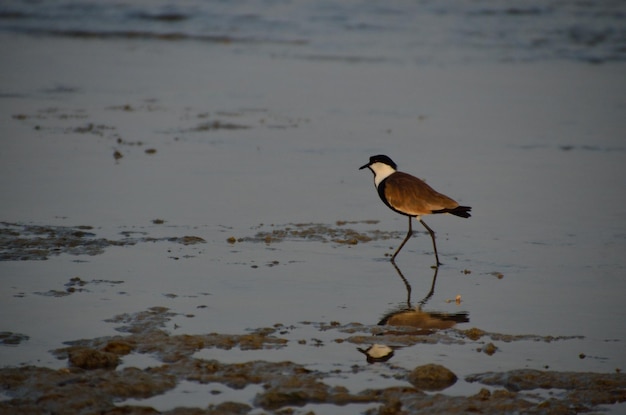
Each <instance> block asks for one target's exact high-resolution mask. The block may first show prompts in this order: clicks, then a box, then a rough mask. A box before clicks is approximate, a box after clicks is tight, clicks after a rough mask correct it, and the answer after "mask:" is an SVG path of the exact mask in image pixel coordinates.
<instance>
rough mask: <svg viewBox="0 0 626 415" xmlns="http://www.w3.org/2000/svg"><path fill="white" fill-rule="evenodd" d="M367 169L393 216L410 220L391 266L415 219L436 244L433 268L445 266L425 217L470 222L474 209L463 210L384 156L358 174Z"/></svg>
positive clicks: (375, 159)
mask: <svg viewBox="0 0 626 415" xmlns="http://www.w3.org/2000/svg"><path fill="white" fill-rule="evenodd" d="M365 168H368V169H370V171H371V172H372V173H374V186H376V190H377V191H378V196H380V198H381V200H382V201H383V203H384V204H385V205H387V206H388V207H389V208H390V209H391V210H393V211H394V212H397V213H400V214H401V215H405V216H408V217H409V231H408V233H407V234H406V237H405V238H404V240H403V241H402V243H401V244H400V246H399V247H398V249H396V251H395V252H394V254H393V256H392V257H391V262H392V263H394V264H395V259H396V256H397V255H398V253H399V252H400V250H401V249H402V247H404V244H406V242H407V241H408V240H409V238H410V237H411V236H412V235H413V225H412V219H413V218H415V219H417V220H418V221H419V222H420V223H421V224H422V225H423V226H424V228H426V230H427V231H428V233H429V234H430V237H431V239H432V240H433V248H434V250H435V260H436V265H435V267H434V268H438V267H439V265H442V264H441V262H439V254H438V253H437V243H436V242H435V232H434V231H433V230H432V229H431V228H430V227H429V226H428V225H427V224H426V222H424V221H423V220H422V216H423V215H431V214H442V213H450V214H452V215H455V216H459V217H461V218H469V217H470V216H471V213H470V212H471V210H472V208H471V207H470V206H461V205H459V203H457V202H456V201H455V200H454V199H452V198H450V197H448V196H446V195H443V194H441V193H439V192H437V191H436V190H435V189H433V188H432V187H430V186H429V185H428V184H426V182H424V181H423V180H421V179H418V178H417V177H415V176H411V175H410V174H408V173H404V172H401V171H398V165H397V164H396V163H394V161H393V160H391V159H390V158H389V157H388V156H385V155H383V154H379V155H376V156H372V157H370V161H369V162H368V163H366V164H364V165H363V166H361V167H360V168H359V170H363V169H365Z"/></svg>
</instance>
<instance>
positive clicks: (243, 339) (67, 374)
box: [0, 307, 626, 414]
mask: <svg viewBox="0 0 626 415" xmlns="http://www.w3.org/2000/svg"><path fill="white" fill-rule="evenodd" d="M175 315H176V313H173V312H172V311H171V310H168V309H167V308H164V307H153V308H151V309H148V310H146V311H142V312H138V313H135V314H121V315H117V316H114V317H113V318H111V319H110V322H111V323H114V324H119V326H118V327H117V330H118V331H119V332H120V333H121V334H120V335H118V336H108V337H102V338H94V339H81V340H75V341H69V342H67V347H64V348H60V349H56V350H52V351H51V353H53V354H54V355H55V356H56V357H57V358H58V359H60V360H64V361H67V367H65V368H61V369H58V370H54V369H49V368H46V367H37V366H32V365H28V366H18V367H4V368H2V369H0V384H1V385H2V393H3V396H4V399H3V400H2V401H0V411H1V413H7V414H8V413H15V412H19V413H25V414H26V413H28V414H39V413H58V414H78V413H85V414H86V413H103V414H153V413H154V414H156V413H164V414H192V413H193V414H233V413H236V414H247V413H249V412H251V411H255V412H254V413H276V414H278V413H280V414H283V413H292V412H290V411H293V410H294V409H295V408H299V407H302V406H304V405H309V404H330V405H338V406H341V407H343V406H345V405H354V404H373V405H375V406H374V407H372V408H370V409H369V410H367V411H366V412H365V413H366V414H404V413H407V414H408V413H451V414H454V413H467V412H477V413H484V414H501V413H513V412H523V413H529V414H574V413H585V412H593V411H597V410H598V406H599V405H608V404H614V403H618V402H625V401H626V374H623V373H612V374H610V373H579V372H558V371H550V370H544V371H541V370H530V369H519V370H511V371H507V372H499V373H498V372H486V373H476V374H472V375H469V376H466V377H465V381H467V382H477V383H479V384H481V385H484V387H482V388H481V389H480V392H479V393H477V394H475V395H472V396H467V397H461V396H447V395H446V394H445V389H446V388H447V387H448V386H450V385H452V384H454V383H455V382H456V375H454V374H453V373H452V372H450V371H449V370H448V369H447V368H445V367H444V366H441V365H422V366H419V367H416V368H415V369H413V370H412V371H409V370H406V369H403V368H400V367H397V366H395V367H394V366H393V364H392V363H374V364H390V365H392V366H391V367H392V370H393V373H394V375H393V376H394V378H395V379H396V380H398V381H400V382H401V383H403V384H405V385H404V386H394V387H386V388H378V389H376V388H372V389H366V390H362V391H358V392H351V391H349V390H348V389H346V388H345V387H342V386H331V384H328V383H326V382H327V380H328V379H330V378H332V377H334V376H336V373H333V372H332V371H321V370H312V369H309V368H307V367H306V365H302V364H298V363H297V362H292V361H281V362H269V361H263V360H253V361H242V362H239V363H222V362H220V361H219V360H208V359H202V358H197V357H194V354H195V353H197V352H198V351H200V350H203V349H204V350H206V349H209V350H210V349H223V350H230V349H233V348H238V349H240V350H261V349H281V348H285V347H290V345H289V343H290V342H289V340H288V339H286V338H283V337H281V334H280V332H281V329H282V327H281V325H280V324H277V325H275V326H274V327H269V328H259V329H257V330H254V331H251V332H250V333H246V334H241V335H233V334H221V333H210V334H206V335H185V334H177V335H173V334H170V333H168V332H167V331H166V330H164V325H165V323H167V322H168V321H169V320H170V319H171V318H172V317H173V316H175ZM317 327H318V330H320V331H322V330H323V331H328V330H333V331H334V332H335V335H336V339H335V341H336V342H347V343H351V344H354V345H355V346H357V345H367V344H369V343H372V342H373V341H375V342H377V343H386V344H389V345H392V346H394V347H402V346H403V345H404V346H406V345H410V344H416V343H420V342H429V343H433V342H434V343H440V344H446V343H447V342H460V343H471V344H477V341H480V339H481V338H487V339H502V338H505V339H506V341H517V340H521V339H527V338H528V337H527V336H506V335H503V334H497V333H486V332H483V331H481V330H479V329H471V330H458V329H450V330H446V331H441V332H437V333H436V334H434V335H431V334H428V335H419V334H414V330H413V329H412V328H407V327H396V328H394V331H393V334H387V333H388V332H389V331H390V330H389V328H388V327H381V326H366V325H359V324H355V323H352V324H349V325H341V324H339V323H333V324H318V325H317ZM402 331H404V334H402ZM477 333H478V334H477ZM536 341H557V340H555V339H554V338H546V337H543V338H542V337H541V336H536ZM483 343H484V342H483ZM138 354H141V355H143V354H146V355H150V356H151V357H152V358H153V359H156V361H158V362H159V363H158V364H155V365H154V366H150V367H146V368H143V369H140V368H136V367H128V366H127V367H124V368H123V369H121V370H116V367H117V366H119V365H120V364H121V363H122V362H123V361H124V359H125V358H127V357H129V356H132V355H138ZM364 365H365V366H353V367H352V371H353V372H358V371H361V370H366V368H367V366H368V364H367V363H365V362H364ZM183 381H187V382H197V383H199V384H223V385H225V386H227V387H229V388H231V389H234V390H242V389H244V388H246V387H247V386H249V385H260V386H261V387H262V388H263V390H262V392H260V393H257V394H255V396H254V397H253V398H252V399H250V400H243V401H237V402H235V401H232V402H231V401H229V402H223V403H221V404H219V405H209V406H208V407H204V408H190V407H177V408H174V409H171V410H167V411H162V412H160V411H157V410H156V409H154V408H152V407H150V406H141V405H128V404H124V401H125V400H128V399H133V398H134V399H146V398H150V397H153V396H156V395H160V394H164V393H167V392H168V391H170V390H172V389H174V388H175V387H176V385H177V384H179V383H180V382H183ZM539 390H544V391H545V393H547V394H548V397H546V396H545V393H544V394H539V393H537V392H538V391H539ZM552 390H554V391H555V392H554V393H552V392H551V391H552ZM259 411H262V412H259Z"/></svg>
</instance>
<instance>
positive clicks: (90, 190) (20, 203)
mask: <svg viewBox="0 0 626 415" xmlns="http://www.w3.org/2000/svg"><path fill="white" fill-rule="evenodd" d="M0 17H1V19H0V29H1V31H2V33H1V34H0V56H2V57H3V58H2V63H0V119H2V122H0V140H2V149H1V151H0V194H2V202H0V221H1V222H2V224H1V227H0V229H1V230H2V233H1V234H0V235H1V236H2V259H4V261H2V262H0V275H1V277H0V286H1V288H2V289H1V290H0V291H1V294H0V295H1V296H2V299H1V301H0V315H2V319H1V322H0V332H8V333H11V334H13V335H14V336H13V337H7V338H8V339H9V341H5V342H4V343H5V344H3V345H0V365H2V366H17V365H23V364H33V365H39V366H49V367H54V368H57V367H63V366H65V365H66V364H67V362H66V361H65V360H57V359H56V358H55V357H54V356H53V355H51V354H50V353H49V352H48V351H49V350H51V349H55V348H59V347H61V346H62V345H63V342H65V341H68V340H76V339H91V338H95V337H100V336H106V335H113V334H116V333H117V331H116V330H115V328H116V325H115V324H113V323H111V322H107V321H105V320H106V319H109V318H111V317H113V316H115V315H117V314H120V313H136V312H139V311H143V310H146V309H148V308H150V307H154V306H163V307H168V308H170V309H171V310H172V311H173V312H175V313H179V314H178V315H177V316H176V317H174V318H172V319H171V321H169V322H168V323H167V325H166V328H167V329H168V330H170V331H171V332H172V333H175V334H196V333H209V332H220V333H243V332H247V331H248V330H251V329H257V328H260V327H271V326H274V325H276V324H281V325H283V326H284V327H289V329H288V330H286V333H285V334H284V335H283V336H284V337H285V338H287V339H288V340H289V346H288V347H286V348H285V349H281V350H266V351H257V352H253V351H245V350H239V349H233V350H228V351H225V350H214V349H207V350H203V351H202V352H199V353H201V356H199V357H201V358H205V359H219V360H221V361H224V362H242V361H250V360H255V359H263V360H269V361H283V360H292V361H294V362H298V363H301V364H305V365H307V367H309V368H311V369H314V370H322V371H330V370H333V369H337V370H338V373H340V374H338V375H337V378H336V380H334V381H335V382H336V384H337V385H343V386H346V387H347V388H349V389H350V390H353V391H359V390H363V389H366V388H369V387H373V385H376V387H381V386H382V387H386V386H394V385H403V384H404V383H403V381H401V380H398V379H395V378H394V377H393V367H394V366H393V365H396V366H401V367H404V368H407V369H412V368H413V367H415V366H417V365H420V364H425V363H439V364H442V365H444V366H446V367H448V368H450V369H451V370H452V371H454V372H455V373H456V374H457V375H458V376H459V378H463V377H464V376H466V375H469V374H472V373H478V372H484V371H490V370H493V371H507V370H513V369H521V368H531V369H541V370H543V369H546V368H549V369H550V370H564V371H576V372H587V371H588V372H598V373H614V372H615V371H616V370H617V369H620V370H624V369H625V368H626V358H625V357H624V353H623V350H624V341H626V328H625V327H624V325H623V324H622V322H623V321H624V320H625V319H626V306H625V305H624V300H623V298H622V297H623V295H624V293H625V292H626V259H625V256H624V252H626V209H625V208H624V206H626V186H625V184H626V182H625V180H624V173H626V170H625V168H624V166H625V165H626V164H625V163H626V135H625V133H624V131H626V78H625V77H624V73H626V67H625V65H624V62H623V61H624V57H625V56H626V41H625V29H624V28H625V25H624V18H625V11H624V7H623V6H622V2H617V1H615V2H611V1H605V2H587V3H582V2H556V1H555V2H523V3H511V2H486V1H485V2H480V1H479V2H413V3H411V4H409V5H407V4H406V3H405V2H356V1H354V2H352V1H349V2H340V3H334V2H311V3H309V2H273V1H266V2H200V1H195V2H191V1H189V2H176V3H171V4H170V3H168V2H160V3H154V2H150V3H147V2H128V3H123V2H117V3H115V5H113V3H101V2H52V1H50V2H38V3H29V2H11V1H9V2H3V5H2V6H0ZM378 153H385V154H388V155H389V156H390V157H392V158H393V159H394V160H395V161H396V162H397V163H398V164H399V166H400V169H401V170H404V171H407V172H409V173H412V174H415V175H416V176H419V177H423V178H424V179H426V180H427V181H428V183H429V184H431V185H432V186H433V187H434V188H436V189H438V190H439V191H441V192H443V193H445V194H448V195H450V196H451V197H453V198H455V199H457V200H458V201H459V202H460V203H462V204H466V205H471V206H473V216H472V218H470V219H468V220H465V219H460V218H457V217H452V216H441V217H426V218H425V221H426V222H427V223H428V224H429V225H430V226H431V227H432V228H433V229H434V230H435V231H436V232H437V237H438V247H439V254H440V257H441V260H442V262H443V263H444V266H442V267H441V268H440V270H439V272H438V274H437V279H436V285H435V289H434V293H432V295H431V296H428V298H426V299H425V301H423V306H422V310H423V311H428V312H431V313H439V314H441V313H447V314H448V315H454V316H457V317H459V318H458V320H459V321H464V322H460V323H459V324H457V326H456V327H457V328H459V329H463V330H465V329H469V328H472V327H477V328H480V329H482V330H485V331H488V332H492V333H500V334H505V335H512V336H521V335H529V337H521V338H516V339H515V340H514V341H512V340H511V339H510V338H509V339H504V340H493V343H494V344H495V346H496V347H498V350H497V351H496V353H495V354H493V355H488V354H486V353H477V350H476V349H477V347H479V346H480V345H479V346H477V345H474V344H442V343H435V344H418V345H411V346H407V347H404V348H399V349H397V350H396V351H395V355H394V357H393V358H392V359H391V360H390V361H389V362H388V363H380V364H375V365H371V366H367V363H366V362H365V359H364V357H363V355H362V354H360V353H359V352H358V351H356V347H357V346H356V345H355V344H353V343H351V342H348V341H345V342H337V341H336V339H337V338H338V337H342V336H343V335H342V334H339V333H338V332H337V331H334V330H325V329H324V330H322V329H320V327H321V326H322V325H323V324H329V323H330V322H337V323H338V324H340V325H347V324H349V323H351V322H358V323H360V324H364V325H372V326H375V325H377V323H378V322H379V321H380V320H381V319H383V317H385V316H388V315H389V313H392V312H394V311H399V310H403V309H405V308H406V305H407V295H408V292H407V288H406V285H405V281H403V280H402V277H401V276H400V274H399V273H398V271H397V270H396V269H395V268H394V267H393V266H392V265H391V264H390V263H389V262H388V257H387V256H385V255H388V254H390V253H391V252H393V251H392V249H395V247H396V246H398V244H399V243H400V241H401V240H402V237H403V235H404V233H405V232H406V226H407V224H406V219H405V218H404V217H400V216H398V215H395V214H394V213H393V212H391V211H390V210H388V209H387V208H386V207H385V206H384V205H383V204H382V203H381V202H380V200H379V199H378V196H377V195H376V192H375V189H374V187H373V183H372V177H371V174H370V173H369V172H367V171H359V170H358V167H359V166H361V165H363V164H364V163H365V162H367V160H368V158H369V156H371V155H373V154H378ZM338 221H339V222H338ZM344 222H347V223H344ZM414 229H415V230H417V231H418V233H417V234H416V235H415V236H414V237H413V238H412V239H411V240H410V241H409V242H408V244H407V245H406V246H405V248H404V249H403V251H402V253H401V254H400V255H399V257H398V260H397V262H398V268H399V271H400V273H401V275H402V276H403V277H404V278H405V279H406V282H408V283H409V284H410V287H411V292H410V298H409V302H410V305H411V306H412V307H415V306H417V305H418V304H419V303H420V301H421V300H422V299H424V298H425V297H427V295H428V294H429V291H430V289H431V284H432V279H433V274H434V270H433V269H431V267H430V266H431V265H432V264H433V261H434V258H433V255H432V251H431V249H432V248H431V243H430V239H429V238H428V236H427V235H426V234H424V233H423V232H422V229H420V226H419V224H418V225H416V226H415V227H414ZM350 230H352V231H353V232H351V231H350ZM355 235H356V236H355ZM363 235H365V236H368V238H371V240H368V239H367V238H362V236H363ZM195 238H198V239H195ZM229 238H233V239H230V240H229ZM351 238H355V240H354V241H351ZM359 238H361V239H359ZM43 258H45V259H46V260H42V259H43ZM457 296H460V299H461V301H460V303H457V302H456V301H455V299H456V297H457ZM20 336H21V337H20ZM546 336H552V337H554V338H556V337H559V336H563V337H562V338H560V339H554V340H553V341H546ZM318 342H319V343H318ZM7 343H8V344H7ZM16 343H17V344H16ZM320 344H321V346H320ZM581 356H582V357H581ZM142 359H143V360H142ZM124 364H125V365H128V366H132V365H137V366H141V365H145V366H150V365H151V364H153V362H151V361H150V360H149V359H147V358H146V356H143V355H137V356H130V357H128V358H127V359H126V361H125V363H124ZM354 365H359V366H361V365H363V366H364V367H366V368H367V369H364V370H362V371H360V372H358V373H352V370H351V369H350V368H351V367H352V366H354ZM189 388H192V389H194V388H200V389H202V388H201V387H200V386H198V385H196V384H192V385H186V386H185V385H182V386H181V387H180V388H179V389H177V390H176V391H174V392H171V394H169V395H167V394H166V395H164V396H165V397H166V398H163V397H161V398H158V399H161V401H158V399H157V401H150V402H146V403H144V404H146V405H152V406H155V407H156V408H157V409H160V410H167V409H171V408H173V407H174V406H176V404H177V403H180V402H184V401H186V400H187V399H188V398H189V396H191V395H189V393H187V395H188V396H186V392H185V390H187V392H188V389H189ZM479 388H480V386H479V385H477V384H472V383H469V382H465V381H459V382H457V384H455V386H453V387H452V388H450V389H448V390H446V391H445V392H444V393H446V394H453V395H468V394H472V393H476V392H477V391H478V389H479ZM194 390H195V389H194ZM224 393H225V395H223V396H222V398H224V400H227V399H231V398H232V396H231V394H234V395H236V396H238V397H235V398H232V399H240V400H244V401H245V400H249V399H251V397H252V396H254V394H256V393H258V391H257V390H256V389H255V388H247V389H244V390H243V391H241V393H240V394H237V393H235V392H233V391H232V390H230V391H224ZM193 396H194V399H198V402H197V406H203V405H204V406H206V404H207V403H208V402H211V401H210V399H211V397H210V396H209V397H206V396H205V395H202V394H201V393H200V392H199V391H197V394H195V395H193ZM203 396H204V397H203ZM220 399H221V398H220ZM193 402H195V401H193ZM213 402H214V401H213ZM139 404H141V403H139ZM368 408H369V407H368ZM368 408H365V409H368ZM311 409H312V410H315V411H316V412H318V413H336V412H334V411H335V410H336V409H337V408H336V407H335V406H330V408H329V407H324V406H323V405H321V406H318V407H315V408H311ZM343 409H344V410H345V411H346V412H345V413H354V410H355V408H354V407H351V406H350V405H348V407H347V408H343ZM365 409H363V410H365ZM619 409H623V405H622V408H620V407H619V406H617V407H614V410H615V411H616V413H618V411H619Z"/></svg>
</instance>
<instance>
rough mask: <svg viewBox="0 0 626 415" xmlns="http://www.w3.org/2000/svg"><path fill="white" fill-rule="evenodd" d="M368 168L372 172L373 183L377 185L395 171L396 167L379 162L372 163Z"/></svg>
mask: <svg viewBox="0 0 626 415" xmlns="http://www.w3.org/2000/svg"><path fill="white" fill-rule="evenodd" d="M369 168H370V169H372V171H373V172H374V185H376V187H378V185H379V184H380V182H382V181H383V180H385V179H386V178H387V177H389V176H390V175H391V174H393V173H395V172H396V169H394V168H393V167H391V166H390V165H388V164H385V163H380V162H376V163H373V164H372V165H370V166H369Z"/></svg>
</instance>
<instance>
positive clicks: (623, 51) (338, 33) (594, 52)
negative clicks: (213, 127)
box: [0, 0, 626, 64]
mask: <svg viewBox="0 0 626 415" xmlns="http://www.w3.org/2000/svg"><path fill="white" fill-rule="evenodd" d="M0 30H2V31H5V32H19V33H31V34H37V35H41V36H72V37H97V38H109V37H125V38H149V39H159V40H168V41H172V40H179V41H180V40H196V41H207V42H236V43H238V44H240V47H242V48H245V47H246V46H253V47H255V48H256V47H257V46H258V45H259V44H264V45H267V46H273V52H274V53H278V54H281V55H287V56H289V57H295V58H305V59H306V58H316V59H320V58H326V59H348V60H355V61H360V60H365V61H370V60H371V61H385V60H391V61H396V62H399V63H413V62H419V63H434V64H446V63H462V62H476V61H483V62H494V61H507V62H535V61H545V60H555V59H563V60H574V61H581V62H590V63H602V62H612V61H624V60H625V59H626V5H625V4H624V2H623V1H621V0H603V1H571V0H549V1H540V0H532V1H506V0H471V1H468V0H442V1H430V0H417V1H410V2H408V1H364V0H361V1H359V0H346V1H327V0H324V1H314V2H310V1H301V0H291V1H290V0H263V1H256V0H235V1H202V0H184V1H175V2H174V1H163V0H157V1H104V2H103V1H93V0H92V1H64V0H56V1H55V0H43V1H34V0H30V1H21V0H5V1H3V2H2V4H1V5H0ZM285 45H289V46H297V47H293V48H291V47H290V48H285V47H284V46H285ZM281 46H283V47H281Z"/></svg>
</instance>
